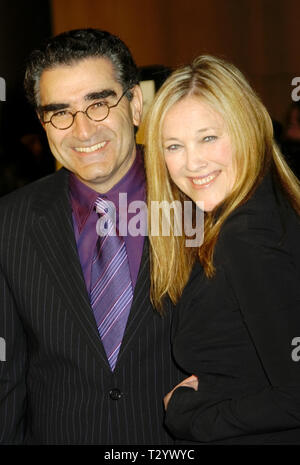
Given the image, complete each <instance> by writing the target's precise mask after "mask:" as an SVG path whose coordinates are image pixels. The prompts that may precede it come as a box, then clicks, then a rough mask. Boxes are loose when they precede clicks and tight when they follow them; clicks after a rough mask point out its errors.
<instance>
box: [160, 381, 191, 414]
mask: <svg viewBox="0 0 300 465" xmlns="http://www.w3.org/2000/svg"><path fill="white" fill-rule="evenodd" d="M182 386H186V387H189V388H192V389H195V391H197V390H198V378H197V376H195V375H192V376H189V377H188V378H186V379H184V380H183V381H181V383H179V384H177V386H175V387H174V388H173V389H172V391H170V392H169V393H168V394H167V395H166V396H165V397H164V406H165V410H167V408H168V403H169V401H170V399H171V397H172V394H173V392H174V391H175V389H177V388H178V387H182Z"/></svg>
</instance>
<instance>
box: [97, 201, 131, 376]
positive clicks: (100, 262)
mask: <svg viewBox="0 0 300 465" xmlns="http://www.w3.org/2000/svg"><path fill="white" fill-rule="evenodd" d="M95 206H96V211H97V212H98V213H99V214H100V215H101V216H100V218H99V220H98V222H97V233H98V234H99V236H100V237H99V239H98V241H97V244H96V253H95V255H94V258H93V261H92V273H91V292H90V300H91V306H92V309H93V312H94V315H95V319H96V323H97V327H98V331H99V334H100V337H101V340H102V343H103V346H104V349H105V351H106V355H107V358H108V362H109V364H110V367H111V369H112V371H113V370H114V368H115V366H116V361H117V358H118V354H119V350H120V346H121V342H122V338H123V334H124V330H125V326H126V323H127V319H128V315H129V310H130V306H131V302H132V297H133V291H132V282H131V277H130V271H129V264H128V257H127V253H126V245H125V242H124V239H123V238H122V237H120V236H118V235H117V233H116V227H115V207H114V204H113V203H112V202H109V201H105V200H103V199H102V198H101V197H98V198H97V200H96V202H95Z"/></svg>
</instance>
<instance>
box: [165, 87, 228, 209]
mask: <svg viewBox="0 0 300 465" xmlns="http://www.w3.org/2000/svg"><path fill="white" fill-rule="evenodd" d="M162 137H163V148H164V156H165V161H166V164H167V167H168V170H169V173H170V176H171V178H172V180H173V181H174V183H175V184H176V185H177V186H178V187H179V189H180V190H182V191H183V192H184V193H185V194H186V195H187V196H188V197H190V198H191V199H192V200H194V202H197V201H198V202H199V201H200V202H203V204H202V205H201V204H199V206H200V208H202V209H203V210H204V211H206V212H208V211H211V210H213V209H214V208H215V207H216V206H217V205H218V204H219V203H220V202H222V201H223V200H224V199H225V197H226V196H227V195H228V194H229V193H230V192H231V191H232V188H233V185H234V182H235V173H234V168H233V149H232V146H231V141H230V137H229V134H228V132H227V130H226V126H225V123H224V120H223V118H222V117H221V116H220V115H219V114H218V113H217V112H216V111H214V110H213V109H212V107H211V106H210V105H208V104H207V103H205V102H203V100H201V99H200V98H199V97H196V96H187V97H185V98H183V99H182V100H179V101H178V102H177V103H175V104H174V105H173V106H172V107H171V108H170V109H169V110H168V112H167V113H166V116H165V119H164V122H163V126H162Z"/></svg>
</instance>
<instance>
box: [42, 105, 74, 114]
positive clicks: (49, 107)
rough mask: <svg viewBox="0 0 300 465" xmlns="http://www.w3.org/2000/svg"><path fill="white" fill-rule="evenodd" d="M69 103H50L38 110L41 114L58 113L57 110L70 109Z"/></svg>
mask: <svg viewBox="0 0 300 465" xmlns="http://www.w3.org/2000/svg"><path fill="white" fill-rule="evenodd" d="M69 106H70V105H69V104H68V103H48V104H47V105H40V106H39V108H38V110H39V112H41V113H42V112H44V111H57V110H64V109H65V108H69Z"/></svg>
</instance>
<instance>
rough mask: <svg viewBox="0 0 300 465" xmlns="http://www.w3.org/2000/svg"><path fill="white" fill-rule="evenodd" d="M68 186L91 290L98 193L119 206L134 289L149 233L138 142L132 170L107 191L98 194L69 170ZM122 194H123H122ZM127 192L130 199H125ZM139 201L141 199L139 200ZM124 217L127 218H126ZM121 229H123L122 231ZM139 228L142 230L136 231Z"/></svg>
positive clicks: (80, 248) (87, 283) (75, 227)
mask: <svg viewBox="0 0 300 465" xmlns="http://www.w3.org/2000/svg"><path fill="white" fill-rule="evenodd" d="M69 188H70V198H71V206H72V210H73V225H74V232H75V238H76V243H77V249H78V254H79V259H80V263H81V267H82V271H83V275H84V279H85V283H86V287H87V290H88V293H89V292H90V286H91V263H92V258H93V254H94V251H95V247H96V242H97V239H98V235H97V232H96V223H97V221H98V218H99V216H98V214H97V213H96V211H95V209H94V206H95V200H96V198H97V197H98V196H99V195H101V197H103V198H105V199H107V200H109V201H111V202H113V203H114V205H115V207H116V226H117V229H119V228H121V230H120V234H121V235H123V237H124V241H125V244H126V250H127V255H128V261H129V269H130V274H131V280H132V286H133V289H134V287H135V284H136V281H137V276H138V272H139V268H140V262H141V258H142V253H143V246H144V235H145V234H146V232H143V231H145V227H144V225H146V221H147V209H146V204H145V200H146V192H145V191H146V189H145V172H144V163H143V157H142V151H141V147H139V146H137V152H136V157H135V160H134V162H133V164H132V166H131V168H130V169H129V171H128V172H127V173H126V174H125V176H124V177H123V178H122V179H121V180H120V181H119V182H118V183H117V184H116V185H115V186H114V187H113V188H112V189H111V190H110V191H108V192H106V193H105V194H103V195H102V194H99V193H98V192H96V191H94V190H93V189H91V188H89V187H88V186H86V185H85V184H83V183H82V182H81V181H79V179H78V178H77V177H76V176H75V175H74V174H73V173H71V174H70V178H69ZM119 194H122V196H121V197H120V195H119ZM126 196H127V202H125V201H126ZM120 198H121V202H120ZM133 202H135V203H133ZM139 202H142V203H140V204H139ZM139 206H144V208H142V209H141V210H140V209H137V207H139ZM119 207H121V208H119ZM128 208H129V211H128ZM120 215H121V216H120ZM119 218H121V224H119V223H120V221H119ZM122 219H125V222H124V221H123V220H122ZM139 220H140V221H139ZM125 223H126V224H125ZM140 223H141V224H140ZM126 229H127V230H128V233H127V235H126V234H124V232H126V231H125V230H126ZM122 231H124V232H123V233H122ZM139 231H140V232H141V234H138V235H136V234H137V233H139Z"/></svg>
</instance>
